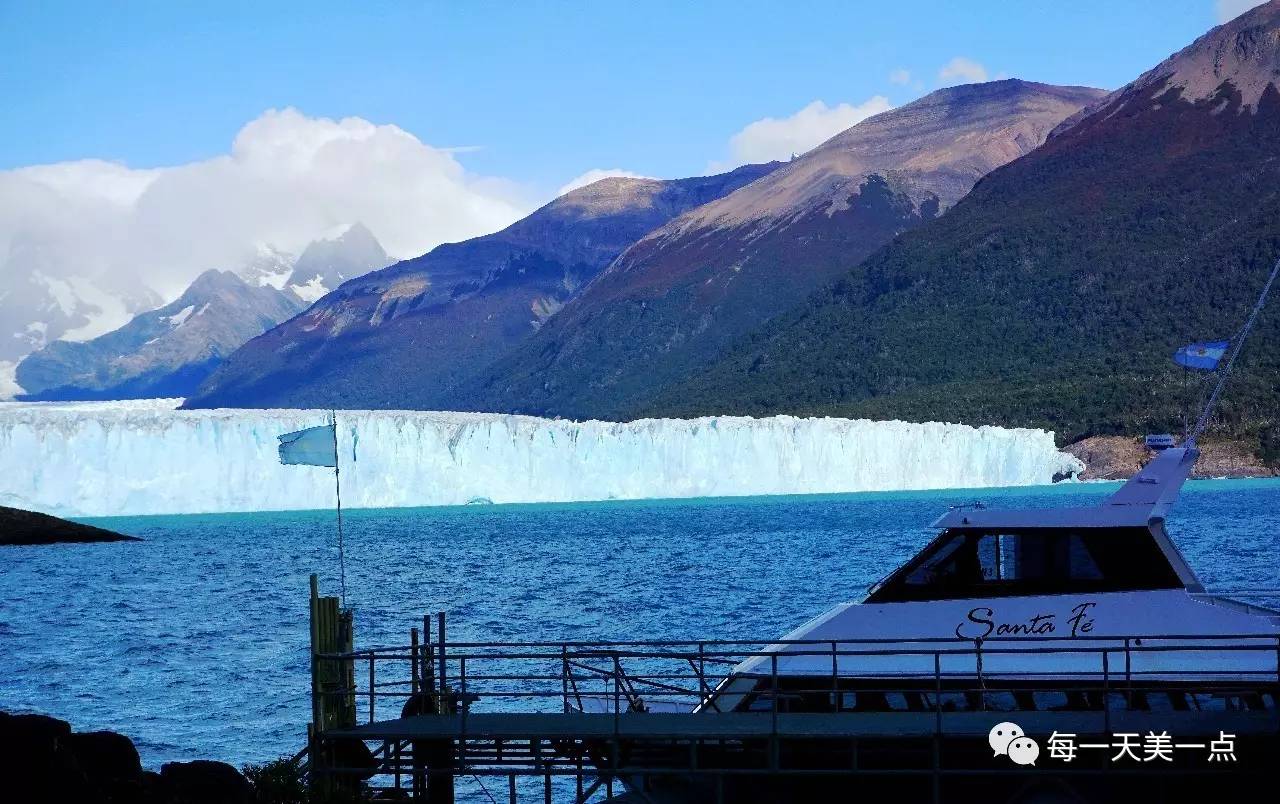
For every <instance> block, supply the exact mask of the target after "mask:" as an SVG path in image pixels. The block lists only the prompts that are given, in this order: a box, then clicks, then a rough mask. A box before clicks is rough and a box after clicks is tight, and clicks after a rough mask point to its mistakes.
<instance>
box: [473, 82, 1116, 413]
mask: <svg viewBox="0 0 1280 804" xmlns="http://www.w3.org/2000/svg"><path fill="white" fill-rule="evenodd" d="M1102 94H1103V93H1102V92H1100V91H1098V90H1094V89H1088V88H1082V87H1057V86H1048V85H1045V84H1035V83H1030V82H1026V81H1015V80H1010V81H996V82H991V83H986V84H974V85H967V86H959V87H953V88H950V89H943V90H939V91H937V92H934V93H932V94H930V95H927V96H925V97H924V98H921V99H919V100H917V101H915V102H913V103H910V104H908V105H906V106H903V107H901V108H899V109H895V110H893V111H889V112H885V113H883V114H879V115H876V116H875V117H872V118H869V119H867V120H865V121H863V122H861V123H859V124H858V125H856V126H853V127H852V128H850V129H848V130H847V131H845V132H843V133H841V134H838V135H836V136H835V137H833V138H831V139H830V140H828V141H827V142H825V143H823V144H822V145H820V146H818V147H817V148H815V149H814V150H812V151H810V152H808V153H806V154H804V155H803V156H801V157H799V158H797V159H795V160H793V161H791V162H790V163H788V164H786V165H785V166H783V167H782V168H780V169H778V170H777V171H775V172H773V173H771V174H770V175H769V176H768V177H766V178H763V179H761V180H760V181H757V182H754V183H753V184H750V185H748V186H746V187H744V188H742V189H740V190H738V191H736V192H734V193H732V194H729V195H727V196H726V197H724V198H722V199H719V200H718V201H715V202H713V203H709V204H706V205H704V206H702V207H699V208H697V209H694V210H691V211H689V212H687V213H685V214H684V215H681V216H679V217H677V218H675V219H674V220H672V221H671V222H669V223H667V224H666V225H665V226H663V227H661V228H659V229H657V230H656V231H653V232H651V233H650V234H648V235H646V236H645V237H644V238H642V239H641V240H640V241H639V242H637V243H636V244H635V245H633V246H631V247H630V248H628V249H627V250H626V251H625V252H624V253H623V254H622V255H621V256H619V257H618V259H617V260H615V261H614V262H613V263H612V264H611V265H610V266H609V267H608V269H607V270H605V271H604V272H603V273H602V274H601V275H600V276H599V277H598V278H597V279H596V280H595V281H594V282H593V283H592V284H591V286H590V287H588V288H587V289H586V290H584V291H583V293H582V294H581V295H580V296H579V297H578V298H576V299H574V300H573V301H571V302H570V303H569V304H567V305H566V306H565V308H564V309H563V310H562V311H560V313H558V314H557V315H556V316H555V317H554V318H553V319H551V320H550V321H549V322H548V323H547V325H546V326H545V327H543V328H542V329H541V330H540V331H539V332H538V333H537V334H536V335H535V336H534V337H533V338H530V339H529V340H528V342H527V343H525V344H523V345H522V346H521V347H520V348H519V349H517V350H515V351H514V352H512V354H510V355H508V356H507V357H505V358H503V359H502V360H501V361H499V362H498V363H497V364H496V365H495V366H493V367H491V368H490V369H488V370H487V371H486V372H484V373H483V375H482V376H480V377H479V378H478V380H477V381H475V382H472V383H470V384H468V386H467V387H466V388H464V389H462V390H461V391H460V393H459V394H458V395H457V397H456V398H455V400H454V405H455V407H461V408H464V409H476V410H498V411H517V412H524V413H537V414H553V415H563V416H570V417H579V418H585V417H600V418H626V417H629V416H631V415H633V414H635V413H637V412H639V411H642V410H644V409H646V406H647V405H648V404H649V402H650V400H651V399H652V398H653V397H654V396H655V395H656V394H659V393H660V392H661V390H662V389H663V388H664V387H666V386H668V385H670V384H672V383H676V382H678V381H680V380H682V379H683V378H685V377H687V376H689V375H691V374H694V373H697V372H698V371H699V370H700V369H701V368H702V367H703V366H705V365H707V364H708V363H709V362H711V361H712V360H714V359H715V358H716V357H718V356H719V355H720V354H721V353H722V352H723V351H724V350H725V349H727V348H728V347H729V346H730V345H731V344H732V343H734V342H735V341H736V340H737V339H738V338H739V337H741V336H743V335H745V334H746V333H748V332H750V331H751V330H753V329H755V328H756V327H758V326H760V325H761V324H762V323H763V322H765V321H766V320H768V319H769V318H771V317H773V316H775V315H777V314H779V313H781V312H783V311H785V310H787V309H788V308H790V307H793V306H795V305H796V304H799V303H800V302H802V301H803V300H804V299H805V297H806V296H807V295H808V294H809V293H811V292H812V291H814V290H815V289H817V288H818V287H820V286H822V285H823V284H826V283H827V282H829V281H831V280H833V279H835V278H836V277H838V276H839V275H840V274H842V273H844V272H845V271H847V270H848V269H849V268H850V267H851V266H853V265H855V264H857V263H858V262H859V261H860V260H861V259H862V258H863V257H865V256H867V255H868V254H870V253H871V252H872V251H874V250H875V249H877V248H878V247H880V246H881V245H883V244H885V243H886V242H888V241H890V240H892V239H893V238H894V237H896V236H898V235H900V234H901V233H903V232H905V231H908V230H910V229H913V228H915V227H917V226H920V225H922V224H924V223H927V222H928V221H931V220H934V219H935V218H937V217H938V216H939V215H940V214H941V213H942V212H943V211H944V210H946V209H947V208H949V207H950V206H952V205H953V204H955V203H956V201H958V200H959V199H960V198H961V197H962V196H963V195H964V194H965V193H967V192H968V191H969V189H970V188H971V187H972V186H973V184H974V183H975V182H977V181H978V180H979V179H980V178H981V177H982V176H984V175H985V174H986V173H988V172H989V171H990V170H992V169H993V168H996V167H998V166H1000V165H1003V164H1005V163H1006V162H1009V161H1010V160H1012V159H1015V158H1017V157H1019V156H1021V155H1023V154H1025V153H1027V152H1029V151H1031V150H1032V149H1034V148H1035V147H1036V146H1038V145H1039V144H1040V143H1042V142H1043V141H1044V139H1045V137H1046V136H1047V135H1048V133H1049V131H1050V130H1051V129H1053V128H1054V127H1055V126H1056V125H1058V124H1059V123H1060V122H1062V120H1063V119H1064V118H1066V117H1068V116H1070V115H1072V114H1074V113H1075V112H1077V111H1078V110H1079V109H1080V108H1081V107H1083V106H1084V105H1086V104H1088V103H1090V102H1093V101H1096V100H1098V99H1099V98H1100V97H1101V96H1102ZM735 409H736V408H735V405H733V404H732V402H731V401H726V407H724V408H723V409H722V411H721V412H729V411H733V410H735Z"/></svg>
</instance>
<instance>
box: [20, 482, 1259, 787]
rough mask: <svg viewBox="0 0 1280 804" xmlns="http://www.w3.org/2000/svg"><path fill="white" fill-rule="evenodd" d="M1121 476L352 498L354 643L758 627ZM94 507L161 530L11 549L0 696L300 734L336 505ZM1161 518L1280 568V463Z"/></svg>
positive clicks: (154, 731)
mask: <svg viewBox="0 0 1280 804" xmlns="http://www.w3.org/2000/svg"><path fill="white" fill-rule="evenodd" d="M1114 488H1115V485H1114V484H1077V485H1063V486H1057V487H1052V488H1034V489H1008V490H990V489H985V490H981V491H951V492H928V493H916V492H904V493H893V494H883V493H877V494H850V495H834V496H815V497H771V498H739V499H714V500H707V499H704V500H682V501H641V502H609V503H589V504H574V505H512V506H470V507H464V508H428V509H397V510H365V511H350V512H347V513H346V523H347V589H348V602H349V603H350V604H351V605H353V606H354V607H355V609H356V612H357V613H356V640H357V647H359V646H360V645H365V646H371V645H389V644H397V645H400V644H405V642H406V641H407V640H406V635H407V632H408V629H409V628H410V626H412V625H413V624H415V622H419V621H420V618H421V616H422V614H423V613H426V612H434V611H437V610H445V611H447V612H448V613H449V618H450V619H449V628H450V631H449V634H450V638H451V639H459V640H496V639H504V640H541V639H546V640H555V639H648V638H653V639H658V638H671V639H715V638H734V639H765V638H769V637H775V636H780V635H781V634H783V633H784V632H786V631H789V630H790V629H791V628H793V627H794V626H796V625H798V624H800V623H801V622H803V621H805V620H807V619H808V618H810V617H812V616H814V615H816V614H818V613H819V612H821V611H822V610H824V609H825V608H827V607H828V606H830V605H831V604H833V603H837V602H840V601H843V600H849V599H855V598H857V597H858V596H859V595H860V593H861V592H862V591H863V590H864V589H865V587H866V586H867V585H868V584H870V583H872V582H874V581H875V580H877V579H878V578H879V577H881V576H882V575H883V574H884V573H885V572H887V571H888V570H890V569H892V568H893V567H894V566H896V565H897V564H899V563H900V562H902V561H903V560H905V559H906V558H908V557H909V556H910V555H911V554H912V553H914V552H915V551H916V550H917V549H919V547H921V546H922V545H923V544H924V543H925V541H926V540H927V539H928V538H929V537H930V535H931V531H929V530H928V525H929V523H930V522H932V521H933V519H934V518H935V517H936V516H938V515H939V514H940V513H942V512H943V511H944V510H945V509H946V508H947V506H949V505H952V504H957V503H965V502H971V501H974V500H982V501H983V502H986V503H988V504H993V503H1001V502H1004V503H1009V504H1019V505H1023V504H1025V505H1035V506H1059V505H1077V504H1086V503H1089V502H1092V501H1094V500H1097V499H1100V498H1101V497H1103V496H1105V495H1106V494H1108V493H1110V492H1111V491H1112V490H1114ZM92 521H93V522H96V523H98V524H103V525H106V526H108V527H112V528H115V529H118V530H122V531H124V532H127V533H131V534H135V535H138V536H141V537H143V538H144V539H146V541H145V542H143V543H121V544H94V545H57V546H52V547H32V548H26V547H23V548H2V549H0V709H6V710H10V711H13V710H31V711H39V712H44V713H48V714H52V715H55V716H58V717H61V718H64V719H67V720H69V721H71V722H72V724H73V725H74V726H75V727H76V728H77V729H80V730H89V729H113V730H117V731H121V732H124V733H126V734H128V735H130V736H131V737H133V738H134V740H135V741H136V742H137V744H138V748H139V750H140V751H141V753H142V758H143V762H144V764H145V765H147V766H149V767H158V766H159V764H160V763H162V762H165V761H169V760H174V759H191V758H197V757H203V758H215V759H221V760H225V761H230V762H233V763H236V764H240V763H243V762H249V761H262V760H266V759H272V758H275V757H277V756H279V755H281V754H291V753H294V752H295V751H297V750H298V749H299V748H300V747H301V746H302V744H303V742H304V734H305V723H306V721H307V719H308V717H309V714H310V708H309V702H308V698H307V691H308V686H309V674H308V669H307V667H308V666H307V642H308V632H307V585H308V583H307V577H308V575H309V574H310V573H312V572H319V573H320V574H321V577H322V579H323V580H322V584H323V587H324V590H325V591H326V592H327V593H332V594H336V593H337V588H338V583H337V558H336V555H337V553H336V540H335V537H334V529H333V515H332V512H289V513H263V514H223V515H209V516H155V517H127V518H112V519H100V520H92ZM1169 528H1170V531H1171V532H1172V533H1173V534H1174V537H1175V539H1176V540H1177V542H1178V544H1179V546H1180V547H1181V548H1182V549H1183V551H1184V553H1186V555H1187V557H1188V559H1189V560H1190V561H1191V564H1192V566H1193V567H1194V568H1196V570H1197V571H1198V572H1199V573H1200V576H1201V579H1202V580H1203V581H1204V583H1205V584H1206V586H1208V587H1209V588H1210V589H1211V590H1212V589H1239V588H1257V587H1268V588H1274V587H1277V586H1280V577H1277V576H1280V567H1278V566H1277V561H1276V556H1277V554H1278V553H1280V481H1197V482H1192V483H1190V484H1188V486H1187V487H1186V489H1185V490H1184V492H1183V495H1182V501H1181V503H1180V504H1179V507H1178V508H1177V509H1176V511H1175V515H1174V517H1173V518H1172V519H1171V520H1170V523H1169ZM1255 602H1262V603H1266V604H1275V603H1280V600H1270V601H1265V600H1255Z"/></svg>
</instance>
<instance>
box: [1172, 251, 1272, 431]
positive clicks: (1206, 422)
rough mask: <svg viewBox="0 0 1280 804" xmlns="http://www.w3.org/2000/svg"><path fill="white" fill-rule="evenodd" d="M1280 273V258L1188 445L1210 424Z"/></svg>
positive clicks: (1232, 349)
mask: <svg viewBox="0 0 1280 804" xmlns="http://www.w3.org/2000/svg"><path fill="white" fill-rule="evenodd" d="M1278 273H1280V259H1277V260H1276V264H1275V266H1273V267H1272V269H1271V274H1270V276H1268V277H1267V283H1266V284H1265V285H1263V286H1262V293H1261V294H1260V295H1259V296H1258V301H1257V302H1255V303H1254V305H1253V309H1252V310H1251V311H1249V318H1248V319H1247V320H1246V321H1245V322H1244V327H1243V328H1241V330H1240V334H1239V335H1238V336H1236V339H1235V343H1234V344H1232V347H1231V356H1230V357H1228V358H1227V365H1226V368H1224V369H1223V370H1222V376H1221V377H1219V378H1218V384H1217V385H1216V386H1214V389H1213V393H1212V394H1210V395H1209V402H1208V404H1206V405H1205V406H1204V410H1202V411H1201V412H1200V418H1199V419H1197V420H1196V429H1194V430H1192V431H1191V437H1190V438H1188V439H1187V446H1191V447H1194V446H1195V444H1196V439H1197V438H1199V437H1200V434H1201V433H1202V432H1204V429H1205V428H1206V427H1208V426H1209V415H1210V414H1211V413H1213V406H1214V405H1216V404H1217V403H1218V396H1219V395H1221V394H1222V387H1223V386H1224V385H1226V384H1227V377H1229V376H1230V375H1231V366H1232V365H1233V364H1234V363H1235V362H1236V358H1237V357H1239V356H1240V349H1241V347H1243V346H1244V341H1245V338H1247V337H1249V330H1251V329H1253V322H1254V321H1256V320H1257V319H1258V313H1259V312H1261V311H1262V305H1264V304H1266V303H1267V294H1268V293H1270V292H1271V284H1272V283H1273V282H1275V280H1276V274H1278Z"/></svg>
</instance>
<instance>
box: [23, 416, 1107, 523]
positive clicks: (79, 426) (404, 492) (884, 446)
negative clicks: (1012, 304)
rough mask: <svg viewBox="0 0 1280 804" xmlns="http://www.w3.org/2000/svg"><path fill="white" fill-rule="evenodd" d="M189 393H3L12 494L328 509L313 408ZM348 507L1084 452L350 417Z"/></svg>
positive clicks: (726, 492)
mask: <svg viewBox="0 0 1280 804" xmlns="http://www.w3.org/2000/svg"><path fill="white" fill-rule="evenodd" d="M179 401H180V400H172V399H170V400H142V401H131V402H90V403H0V505H9V506H14V507H18V508H28V509H33V510H37V511H43V512H47V513H52V514H58V515H63V516H107V515H114V514H161V513H206V512H218V511H269V510H286V509H308V508H331V507H332V506H333V492H334V488H333V476H332V473H331V472H330V471H329V470H327V469H319V468H313V467H304V466H282V465H280V462H279V461H278V459H277V455H276V444H277V442H276V436H278V435H280V434H281V433H285V432H288V431H291V430H298V429H301V428H303V427H310V426H314V425H318V424H324V423H326V422H327V421H328V416H329V414H328V411H318V410H229V409H223V410H192V411H187V410H176V409H175V408H176V407H177V405H178V403H179ZM338 446H339V456H340V462H341V471H342V497H343V504H344V505H345V506H350V507H358V508H387V507H399V506H417V505H463V504H466V503H469V502H470V503H474V502H478V501H484V502H493V503H512V502H568V501H579V500H610V499H640V498H658V497H710V496H735V495H749V494H807V493H820V492H846V491H882V490H897V489H937V488H970V487H979V486H1014V485H1032V484H1038V483H1048V482H1050V481H1051V480H1052V479H1053V478H1054V477H1055V476H1060V475H1062V474H1066V473H1071V472H1078V471H1080V470H1081V469H1082V467H1081V465H1080V463H1079V462H1078V461H1076V459H1074V458H1072V457H1071V456H1070V455H1067V454H1065V453H1063V452H1060V451H1059V450H1058V449H1057V448H1056V447H1055V445H1054V440H1053V434H1052V433H1049V432H1045V431H1043V430H1026V429H1005V428H1000V427H968V426H965V425H957V424H938V423H928V424H910V423H907V422H899V421H887V422H872V421H865V420H851V419H798V418H794V417H791V416H775V417H772V418H767V419H753V418H749V417H740V416H719V417H711V418H702V419H688V420H685V419H643V420H640V421H634V422H628V423H625V424H620V423H614V422H600V421H587V422H572V421H563V420H559V419H556V420H551V419H541V418H536V417H532V416H511V415H503V414H490V413H441V412H422V411H339V412H338Z"/></svg>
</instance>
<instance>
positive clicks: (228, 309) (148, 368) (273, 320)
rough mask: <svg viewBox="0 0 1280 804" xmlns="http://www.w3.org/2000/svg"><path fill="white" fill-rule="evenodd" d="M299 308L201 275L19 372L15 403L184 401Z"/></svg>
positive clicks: (233, 280) (235, 280) (279, 296)
mask: <svg viewBox="0 0 1280 804" xmlns="http://www.w3.org/2000/svg"><path fill="white" fill-rule="evenodd" d="M301 307H302V303H301V302H300V301H299V300H298V299H297V298H296V297H294V296H293V295H292V294H288V293H285V292H283V291H280V290H277V289H275V288H274V287H271V286H270V285H263V286H259V287H255V286H253V285H250V284H249V283H247V282H245V280H243V279H241V278H240V277H239V276H237V275H236V274H234V273H231V272H230V271H206V272H205V273H203V274H201V275H200V276H199V277H197V278H196V280H195V281H194V282H192V283H191V286H190V287H189V288H187V290H186V291H185V292H184V293H183V294H182V295H181V296H179V297H178V299H177V300H176V301H174V302H171V303H170V304H166V305H165V306H163V307H161V308H159V309H157V310H152V311H150V312H147V313H142V314H141V315H138V316H136V317H135V318H134V319H133V320H132V321H130V322H129V323H128V324H126V325H125V326H123V327H121V328H120V329H117V330H115V331H114V332H110V333H108V334H106V335H102V336H100V337H97V338H94V339H92V340H88V341H81V342H74V341H54V342H53V343H50V344H49V345H47V346H45V347H44V348H43V349H41V350H39V351H37V352H35V353H34V354H32V355H30V356H28V357H27V358H26V359H25V360H23V361H22V362H21V363H19V364H18V368H17V382H18V384H19V385H20V386H22V389H23V390H24V392H25V394H24V395H21V396H20V397H19V398H21V399H32V400H61V399H131V398H145V397H170V396H184V395H186V394H188V393H190V392H191V391H192V390H194V389H195V387H196V386H197V385H198V384H199V383H200V381H201V380H203V379H204V378H205V377H206V376H207V375H208V373H209V372H210V371H211V370H212V369H213V367H214V366H216V365H217V364H218V363H220V362H221V361H222V359H223V358H224V357H225V356H226V355H228V354H230V353H231V352H232V351H234V350H235V349H236V348H237V347H239V346H240V345H241V344H243V343H244V342H245V341H247V340H248V339H249V338H251V337H253V336H255V335H258V334H260V333H262V332H263V331H264V330H266V329H269V328H270V327H273V326H275V325H276V324H278V323H279V322H281V321H283V320H285V319H287V318H289V317H290V316H292V315H294V314H295V313H297V312H298V311H299V310H300V309H301Z"/></svg>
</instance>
